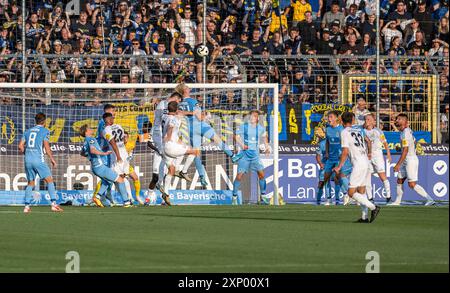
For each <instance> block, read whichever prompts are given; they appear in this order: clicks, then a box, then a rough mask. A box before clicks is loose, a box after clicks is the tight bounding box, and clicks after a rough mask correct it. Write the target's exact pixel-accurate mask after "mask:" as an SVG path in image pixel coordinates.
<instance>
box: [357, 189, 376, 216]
mask: <svg viewBox="0 0 450 293" xmlns="http://www.w3.org/2000/svg"><path fill="white" fill-rule="evenodd" d="M352 198H353V199H354V200H356V201H357V202H359V203H360V204H361V205H364V206H366V207H367V208H369V210H371V211H373V210H374V209H375V205H374V204H373V203H371V202H370V201H369V200H368V199H367V196H365V195H363V194H361V193H357V192H355V194H353V196H352Z"/></svg>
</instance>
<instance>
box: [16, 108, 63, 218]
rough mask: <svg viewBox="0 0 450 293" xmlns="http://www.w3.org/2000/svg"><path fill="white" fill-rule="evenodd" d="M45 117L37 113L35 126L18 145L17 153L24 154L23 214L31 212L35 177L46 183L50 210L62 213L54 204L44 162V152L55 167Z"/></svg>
mask: <svg viewBox="0 0 450 293" xmlns="http://www.w3.org/2000/svg"><path fill="white" fill-rule="evenodd" d="M46 119H47V117H46V116H45V114H44V113H38V114H37V115H36V116H35V117H34V120H35V122H36V126H34V127H32V128H30V129H28V130H27V131H25V133H24V135H23V136H22V139H21V140H20V143H19V151H20V152H21V153H24V154H25V172H26V175H27V181H28V185H27V187H26V189H25V208H24V210H23V212H24V213H29V212H31V208H30V201H31V197H32V192H33V188H34V185H35V179H36V175H39V177H40V178H41V179H44V181H45V183H47V190H48V193H49V194H50V200H51V202H52V203H51V210H52V211H54V212H62V211H63V209H62V208H61V207H59V206H58V205H57V204H56V189H55V184H54V183H53V177H52V173H51V171H50V168H49V167H48V165H47V163H46V162H45V160H44V150H45V153H46V154H47V156H48V157H49V158H50V162H51V163H52V166H53V167H56V161H55V159H54V158H53V154H52V151H51V149H50V143H49V140H50V131H49V130H48V129H47V128H45V121H46Z"/></svg>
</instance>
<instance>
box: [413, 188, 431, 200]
mask: <svg viewBox="0 0 450 293" xmlns="http://www.w3.org/2000/svg"><path fill="white" fill-rule="evenodd" d="M414 190H415V191H416V192H417V193H418V194H419V195H420V196H422V197H425V198H426V199H427V200H430V201H431V200H433V199H432V198H431V197H430V195H429V194H428V193H427V192H426V191H425V189H423V187H422V186H420V185H419V184H416V185H415V186H414Z"/></svg>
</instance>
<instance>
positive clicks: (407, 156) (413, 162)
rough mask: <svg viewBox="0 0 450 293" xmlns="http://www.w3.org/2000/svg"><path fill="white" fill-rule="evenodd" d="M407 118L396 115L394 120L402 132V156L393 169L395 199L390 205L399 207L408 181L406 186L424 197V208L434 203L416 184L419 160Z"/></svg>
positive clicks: (402, 115) (402, 114)
mask: <svg viewBox="0 0 450 293" xmlns="http://www.w3.org/2000/svg"><path fill="white" fill-rule="evenodd" d="M408 124H409V122H408V116H407V115H406V114H404V113H401V114H398V115H397V118H396V120H395V125H396V127H397V128H398V129H399V130H400V131H401V132H402V133H401V134H400V139H401V145H402V155H401V156H400V160H398V162H397V164H396V165H395V167H394V171H395V172H398V173H397V198H396V199H395V201H394V202H393V203H392V204H391V205H396V206H397V205H400V204H401V202H402V196H403V192H404V190H403V183H404V182H405V180H406V179H408V186H409V187H410V188H411V189H414V190H415V191H416V192H417V193H418V194H419V195H420V196H422V197H424V198H425V199H426V200H427V202H426V203H425V205H426V206H430V205H434V204H435V201H434V200H433V199H432V198H431V196H430V195H429V194H428V193H427V192H426V191H425V189H424V188H423V187H422V186H420V185H419V184H417V180H418V173H419V158H418V157H417V155H416V146H415V145H416V139H415V138H414V135H413V132H412V130H411V128H409V127H408Z"/></svg>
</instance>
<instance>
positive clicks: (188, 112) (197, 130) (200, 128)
mask: <svg viewBox="0 0 450 293" xmlns="http://www.w3.org/2000/svg"><path fill="white" fill-rule="evenodd" d="M175 91H176V92H178V93H179V94H180V95H181V96H182V97H183V100H182V102H181V103H180V104H179V108H180V110H181V111H183V115H184V116H186V118H187V122H188V127H189V139H190V143H191V146H192V147H193V148H195V149H196V148H200V146H201V144H202V137H206V138H207V139H209V140H211V141H214V143H216V144H217V145H218V146H220V148H221V149H222V150H223V152H224V153H225V154H226V155H227V156H228V157H231V160H232V161H233V163H235V162H237V161H238V160H239V159H240V157H241V156H240V155H238V154H233V152H232V151H231V150H230V148H229V147H228V145H227V144H225V143H224V142H223V141H222V139H221V138H220V137H219V136H218V135H217V134H216V132H215V131H214V128H212V127H211V125H210V124H209V123H207V122H206V121H205V115H204V113H203V112H202V109H201V107H200V105H199V104H198V101H197V99H194V98H192V97H191V96H190V89H189V87H188V86H186V85H185V84H180V85H178V86H177V88H176V89H175ZM192 161H194V162H195V167H196V169H197V171H198V174H199V179H200V183H201V185H202V186H203V187H204V188H206V187H207V185H208V182H207V181H206V178H205V174H206V171H205V167H204V166H203V164H202V160H201V158H200V157H199V156H189V157H188V158H187V159H186V162H185V164H184V167H183V170H182V173H183V174H186V173H187V170H188V169H189V167H190V165H191V164H192Z"/></svg>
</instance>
